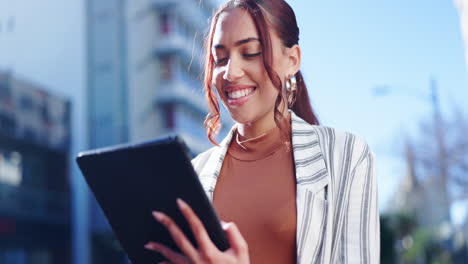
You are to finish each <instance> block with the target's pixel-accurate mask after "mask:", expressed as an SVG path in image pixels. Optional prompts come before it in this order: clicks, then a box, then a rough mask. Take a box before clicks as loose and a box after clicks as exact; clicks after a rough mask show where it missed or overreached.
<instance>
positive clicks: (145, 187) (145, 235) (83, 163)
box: [77, 136, 229, 264]
mask: <svg viewBox="0 0 468 264" xmlns="http://www.w3.org/2000/svg"><path fill="white" fill-rule="evenodd" d="M77 162H78V166H79V167H80V169H81V171H82V173H83V176H84V177H85V179H86V181H87V183H88V185H89V187H90V189H91V191H92V192H93V194H94V196H95V197H96V200H97V202H98V203H99V205H100V206H101V208H102V210H103V212H104V215H105V216H106V217H107V220H108V221H109V223H110V225H111V227H112V229H113V231H114V233H115V235H116V237H117V239H118V240H119V241H120V244H121V245H122V247H123V249H124V250H125V251H126V253H127V255H128V258H129V259H130V261H131V262H132V263H133V264H153V263H158V262H160V261H163V260H165V258H164V257H163V256H162V255H160V254H158V253H156V252H153V251H150V250H147V249H145V248H144V245H145V244H146V243H148V242H149V241H156V242H159V243H162V244H165V245H167V246H169V247H170V248H172V249H174V250H176V251H179V252H180V250H179V249H178V247H177V245H176V244H175V243H174V241H173V240H172V238H171V236H170V235H169V233H168V231H166V229H165V228H164V226H163V225H162V224H160V223H159V222H157V221H156V220H155V219H154V218H153V216H152V214H151V213H152V211H154V210H157V211H161V212H163V213H165V214H167V215H169V216H170V217H171V218H172V219H174V221H175V222H176V223H177V224H178V225H179V227H180V228H181V229H182V230H183V232H184V233H185V234H186V236H187V237H188V238H189V239H190V240H191V241H192V243H193V244H194V245H195V246H197V244H196V241H195V239H194V237H193V234H192V233H191V230H190V227H189V225H188V223H187V222H186V220H185V218H184V217H183V215H182V213H181V212H180V211H179V209H178V207H177V203H176V199H177V198H181V199H183V200H184V201H186V202H187V203H188V204H189V205H190V206H191V207H192V209H193V210H194V211H195V213H196V214H197V215H198V217H199V218H200V220H201V221H202V222H203V224H204V226H205V228H206V229H207V231H208V234H209V235H210V237H211V240H212V241H213V243H214V244H215V245H216V246H217V247H218V248H219V249H220V250H222V251H224V250H226V249H228V248H229V243H228V241H227V238H226V236H225V233H224V231H223V229H222V227H221V224H220V221H219V219H218V217H217V215H216V213H215V210H214V208H213V207H212V205H211V203H210V201H209V200H208V197H207V196H206V194H205V192H204V190H203V187H202V185H201V183H200V181H199V180H198V176H197V174H196V172H195V171H194V169H193V167H192V164H191V162H190V159H189V157H188V148H187V147H186V145H185V144H184V142H183V141H182V139H181V138H179V137H177V136H173V137H168V138H164V139H157V140H153V141H148V142H144V143H139V144H130V145H118V146H114V147H110V148H102V149H96V150H91V151H85V152H81V153H79V154H78V157H77Z"/></svg>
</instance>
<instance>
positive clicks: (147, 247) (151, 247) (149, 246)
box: [145, 243, 155, 250]
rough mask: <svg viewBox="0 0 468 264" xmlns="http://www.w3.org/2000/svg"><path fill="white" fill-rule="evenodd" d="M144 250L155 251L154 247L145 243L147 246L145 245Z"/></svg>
mask: <svg viewBox="0 0 468 264" xmlns="http://www.w3.org/2000/svg"><path fill="white" fill-rule="evenodd" d="M145 248H146V249H149V250H155V247H154V245H153V244H151V243H147V244H146V245H145Z"/></svg>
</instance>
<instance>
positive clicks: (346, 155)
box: [292, 115, 373, 168]
mask: <svg viewBox="0 0 468 264" xmlns="http://www.w3.org/2000/svg"><path fill="white" fill-rule="evenodd" d="M292 137H293V144H294V142H296V143H299V144H298V146H299V147H300V146H301V144H302V145H303V146H317V147H318V148H319V149H317V150H318V151H319V152H321V156H322V158H323V159H324V160H325V163H326V164H327V165H328V166H327V167H328V168H330V167H331V166H333V167H336V166H338V165H345V164H347V165H350V166H351V167H355V166H357V164H359V163H360V162H361V161H362V160H363V159H365V158H369V157H370V158H372V157H371V156H373V153H372V151H371V150H370V148H369V145H368V144H367V142H366V140H365V139H364V138H363V137H361V136H359V135H356V134H354V133H351V132H348V131H342V130H340V129H336V128H332V127H328V126H322V125H311V124H309V123H307V122H305V121H304V120H302V119H301V118H300V117H298V116H295V115H293V118H292ZM298 149H300V148H298ZM309 149H310V150H313V149H315V148H309ZM309 152H310V153H316V152H315V151H309ZM301 153H302V152H301Z"/></svg>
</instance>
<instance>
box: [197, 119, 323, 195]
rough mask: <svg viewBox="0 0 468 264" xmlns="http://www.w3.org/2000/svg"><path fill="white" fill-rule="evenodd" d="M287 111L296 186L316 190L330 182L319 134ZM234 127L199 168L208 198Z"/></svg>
mask: <svg viewBox="0 0 468 264" xmlns="http://www.w3.org/2000/svg"><path fill="white" fill-rule="evenodd" d="M290 113H291V130H292V145H293V155H294V163H295V169H296V184H297V188H298V190H299V189H300V188H306V189H308V190H309V191H312V192H314V193H315V192H318V191H320V190H321V189H322V188H324V187H325V186H326V185H327V184H328V182H329V177H328V172H327V169H326V166H325V161H324V158H323V153H322V149H321V147H320V144H319V138H318V135H317V132H316V129H315V127H314V126H313V125H310V124H308V123H307V122H305V121H304V120H302V119H301V118H300V117H298V116H297V115H296V114H295V113H294V112H292V111H290ZM235 129H236V125H234V126H233V127H232V128H231V130H230V131H229V133H228V134H227V136H226V137H225V138H224V139H223V141H221V142H220V144H219V146H218V147H215V148H214V150H213V153H212V154H211V155H210V157H209V160H208V161H207V163H206V166H205V167H204V169H203V171H202V172H201V175H203V178H204V180H203V185H204V186H203V187H204V188H205V191H206V192H207V193H208V194H209V198H210V199H211V200H212V199H213V192H214V188H215V185H216V182H217V179H218V176H219V173H220V171H221V166H222V164H223V161H224V157H225V156H226V153H227V150H228V147H229V144H230V142H231V140H232V137H233V135H234V131H235Z"/></svg>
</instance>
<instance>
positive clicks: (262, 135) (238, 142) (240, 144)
mask: <svg viewBox="0 0 468 264" xmlns="http://www.w3.org/2000/svg"><path fill="white" fill-rule="evenodd" d="M266 134H267V133H263V134H261V135H260V136H256V137H254V138H249V139H246V140H243V141H240V140H239V132H237V133H236V142H237V144H239V146H241V147H242V148H243V149H247V147H245V146H244V145H242V144H244V143H245V142H249V141H252V140H255V139H259V138H261V137H264V136H266Z"/></svg>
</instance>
